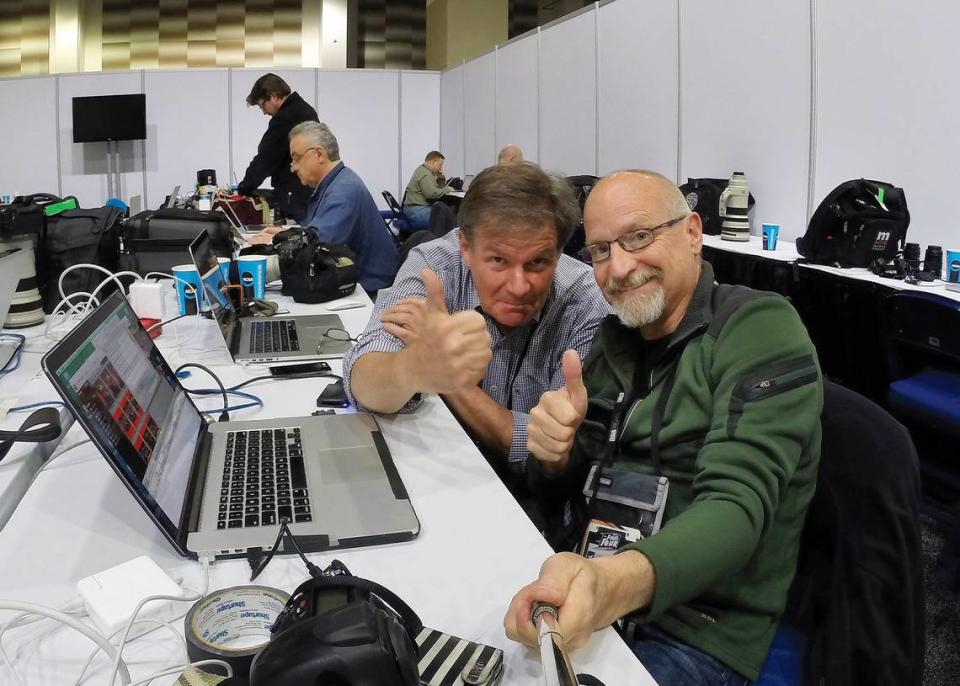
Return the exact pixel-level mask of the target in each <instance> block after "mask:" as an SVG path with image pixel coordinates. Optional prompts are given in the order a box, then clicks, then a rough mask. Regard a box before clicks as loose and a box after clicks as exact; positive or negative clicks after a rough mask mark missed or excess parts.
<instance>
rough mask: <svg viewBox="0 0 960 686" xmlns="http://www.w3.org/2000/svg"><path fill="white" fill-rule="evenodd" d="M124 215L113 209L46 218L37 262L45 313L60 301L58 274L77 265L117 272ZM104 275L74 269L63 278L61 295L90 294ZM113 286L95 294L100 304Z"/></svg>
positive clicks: (108, 207) (72, 211)
mask: <svg viewBox="0 0 960 686" xmlns="http://www.w3.org/2000/svg"><path fill="white" fill-rule="evenodd" d="M122 219H123V212H122V211H121V210H119V209H117V208H116V207H111V206H109V205H108V206H105V207H95V208H91V209H76V210H66V211H65V212H61V213H60V214H56V215H54V216H52V217H47V218H46V231H45V235H44V238H43V241H42V243H41V245H42V248H41V249H40V250H39V251H38V254H37V260H38V262H39V269H38V270H37V273H38V274H39V275H40V280H41V283H42V286H43V288H42V293H43V309H44V311H45V312H46V313H47V314H50V313H51V312H53V308H54V307H56V305H57V303H58V302H60V299H61V296H60V288H59V282H60V275H61V274H63V272H64V271H65V270H66V269H67V268H68V267H72V266H74V265H77V264H96V265H99V266H101V267H103V268H105V269H109V270H110V271H112V272H114V271H117V270H118V267H119V262H118V254H117V253H118V244H119V233H120V222H121V220H122ZM105 278H106V275H105V274H103V273H102V272H100V271H98V270H96V269H75V270H73V271H71V272H70V273H69V274H67V275H66V277H64V279H63V292H64V293H66V294H67V295H69V294H71V293H78V292H87V293H91V292H93V289H95V288H96V287H97V286H98V285H99V284H100V282H102V281H103V280H104V279H105ZM114 290H116V286H114V285H110V284H108V285H107V286H104V288H103V290H101V291H100V294H98V298H99V299H100V300H101V301H102V300H103V298H104V296H107V295H109V294H110V293H112V292H113V291H114Z"/></svg>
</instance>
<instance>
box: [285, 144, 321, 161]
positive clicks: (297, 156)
mask: <svg viewBox="0 0 960 686" xmlns="http://www.w3.org/2000/svg"><path fill="white" fill-rule="evenodd" d="M319 149H320V146H319V145H314V146H313V147H310V148H307V149H306V150H304V151H303V152H291V153H290V166H293V165H295V164H297V163H299V162H300V160H302V159H303V156H304V155H306V154H307V153H308V152H310V151H311V150H319Z"/></svg>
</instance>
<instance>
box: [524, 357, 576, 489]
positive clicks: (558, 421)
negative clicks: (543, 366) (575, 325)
mask: <svg viewBox="0 0 960 686" xmlns="http://www.w3.org/2000/svg"><path fill="white" fill-rule="evenodd" d="M582 374H583V372H582V369H581V367H580V358H579V357H577V353H576V351H574V350H567V351H566V352H565V353H563V378H564V385H563V388H559V389H557V390H555V391H547V392H546V393H544V394H543V395H542V396H540V402H539V403H537V406H536V407H534V408H533V409H532V410H530V423H529V425H528V426H527V449H528V450H529V451H530V452H531V453H532V454H533V456H534V457H536V458H537V459H538V460H540V462H541V465H542V466H543V467H544V468H545V469H546V470H547V471H561V470H563V468H564V467H566V466H567V461H568V460H569V459H570V450H571V448H572V447H573V437H574V434H576V432H577V428H578V427H579V426H580V424H581V423H582V422H583V418H584V416H585V415H586V414H587V389H586V387H585V386H584V385H583V375H582Z"/></svg>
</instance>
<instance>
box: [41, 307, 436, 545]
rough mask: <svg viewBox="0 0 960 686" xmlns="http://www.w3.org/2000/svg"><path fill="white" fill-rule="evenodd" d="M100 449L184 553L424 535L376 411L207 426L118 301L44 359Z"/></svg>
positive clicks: (367, 541) (47, 370) (129, 311)
mask: <svg viewBox="0 0 960 686" xmlns="http://www.w3.org/2000/svg"><path fill="white" fill-rule="evenodd" d="M42 364H43V369H44V372H45V373H46V374H47V376H48V377H49V378H50V380H51V382H52V383H53V385H54V387H56V389H57V391H58V392H59V393H60V395H61V396H62V397H63V400H64V402H65V403H66V404H67V405H68V406H69V407H70V409H71V410H72V412H73V413H74V415H75V416H76V418H77V420H78V421H79V422H80V424H81V425H82V426H83V427H84V429H85V430H86V431H87V433H88V434H89V436H90V438H91V440H92V442H93V443H94V444H95V445H96V446H97V447H98V448H99V449H100V451H101V453H102V454H103V455H104V457H106V458H107V461H108V462H109V463H110V465H111V466H112V467H113V469H114V471H115V472H116V473H117V475H118V476H119V477H120V479H121V480H122V481H123V482H124V484H125V485H126V486H127V488H128V489H129V490H130V492H131V493H132V494H133V496H134V497H135V498H136V499H137V501H138V502H139V503H140V505H141V506H142V507H143V508H144V510H145V511H146V512H147V514H148V515H149V516H150V517H151V519H152V520H153V521H154V523H155V524H156V525H157V526H158V527H159V528H160V530H161V531H162V532H163V534H164V535H165V536H166V538H167V539H168V540H169V541H170V542H171V544H173V546H174V547H175V548H176V549H177V551H178V552H179V553H180V554H181V555H184V556H187V557H197V556H198V555H214V556H219V557H223V556H235V555H243V554H245V553H246V551H247V549H249V548H252V547H261V548H264V549H266V548H269V547H270V546H272V545H273V542H274V540H275V538H276V536H277V533H278V532H279V521H280V520H281V518H284V519H287V520H288V521H289V522H290V529H291V531H292V532H293V534H294V535H296V536H297V539H298V541H299V542H300V543H301V545H302V546H306V547H307V548H309V549H310V550H326V549H335V548H343V547H356V546H364V545H375V544H381V543H389V542H397V541H406V540H410V539H412V538H414V537H415V536H416V535H417V534H418V533H419V530H420V524H419V521H418V520H417V516H416V514H415V513H414V511H413V507H412V505H411V504H410V500H409V498H408V496H407V493H406V490H405V489H404V486H403V483H402V482H401V481H400V477H399V475H398V473H397V471H396V467H395V466H394V464H393V460H392V458H391V457H390V452H389V450H388V448H387V445H386V442H385V441H384V439H383V436H382V434H381V433H380V430H379V426H378V425H377V422H376V419H374V418H373V417H372V416H371V415H366V414H342V415H326V416H319V417H312V416H311V417H290V418H284V419H270V420H258V421H246V422H245V421H229V422H217V423H214V424H208V422H207V421H206V420H205V419H204V418H203V415H202V414H201V413H200V412H199V410H197V408H196V406H195V405H194V404H193V401H192V400H191V399H190V397H189V396H188V395H187V393H186V392H185V391H184V390H183V387H182V386H181V385H180V383H179V381H178V380H177V379H176V377H175V376H174V374H173V371H172V370H171V369H170V367H169V366H168V365H167V364H166V362H165V361H164V359H163V357H162V356H161V355H160V352H159V351H158V350H157V348H156V346H155V345H154V344H153V341H152V340H151V339H150V337H149V336H148V335H147V334H146V332H145V331H144V329H143V327H142V326H141V325H140V323H139V321H138V320H137V318H136V315H135V314H134V312H133V310H132V309H131V308H130V306H129V304H128V303H127V301H126V300H125V299H124V297H123V296H122V294H120V293H114V294H113V295H111V296H110V297H109V298H108V299H107V300H106V301H105V302H104V303H103V305H101V306H100V307H99V308H97V310H96V311H94V312H93V313H91V314H90V315H89V316H88V317H87V318H86V319H84V321H83V322H81V323H80V324H79V325H78V326H77V327H76V328H75V329H74V330H73V331H71V332H70V333H69V334H68V335H67V336H66V337H64V339H63V340H62V341H60V342H59V343H58V344H57V345H56V346H55V347H54V348H53V349H52V350H51V351H50V352H48V353H47V355H45V356H44V358H43V363H42Z"/></svg>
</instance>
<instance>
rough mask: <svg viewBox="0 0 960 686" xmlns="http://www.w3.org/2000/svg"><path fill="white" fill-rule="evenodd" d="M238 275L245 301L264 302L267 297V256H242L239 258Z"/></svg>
mask: <svg viewBox="0 0 960 686" xmlns="http://www.w3.org/2000/svg"><path fill="white" fill-rule="evenodd" d="M237 275H238V276H239V277H240V285H241V286H242V287H243V299H244V300H250V299H252V298H256V299H257V300H263V299H264V297H266V295H267V256H266V255H241V256H240V257H238V258H237Z"/></svg>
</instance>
